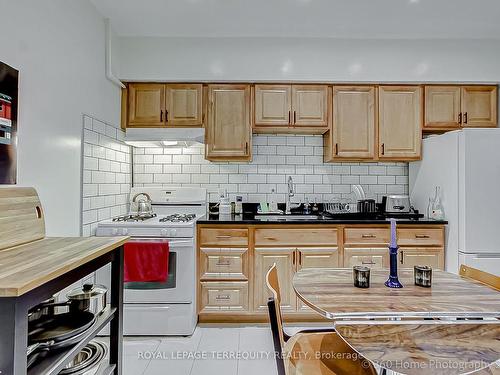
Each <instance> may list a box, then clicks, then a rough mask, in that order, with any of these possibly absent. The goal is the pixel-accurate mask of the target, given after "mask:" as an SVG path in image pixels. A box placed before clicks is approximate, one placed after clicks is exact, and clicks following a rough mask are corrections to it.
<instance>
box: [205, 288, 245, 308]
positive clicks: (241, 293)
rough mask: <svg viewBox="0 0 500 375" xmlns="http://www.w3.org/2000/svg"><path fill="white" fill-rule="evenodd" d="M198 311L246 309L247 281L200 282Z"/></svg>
mask: <svg viewBox="0 0 500 375" xmlns="http://www.w3.org/2000/svg"><path fill="white" fill-rule="evenodd" d="M200 301H201V306H200V312H201V313H204V312H223V311H226V312H227V311H230V312H244V311H248V281H238V282H235V281H232V282H212V281H209V282H202V283H201V298H200Z"/></svg>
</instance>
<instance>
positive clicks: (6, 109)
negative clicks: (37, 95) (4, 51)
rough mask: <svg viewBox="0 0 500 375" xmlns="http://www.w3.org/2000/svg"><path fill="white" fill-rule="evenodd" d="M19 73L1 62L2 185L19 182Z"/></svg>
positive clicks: (0, 139)
mask: <svg viewBox="0 0 500 375" xmlns="http://www.w3.org/2000/svg"><path fill="white" fill-rule="evenodd" d="M18 77H19V72H18V71H17V70H16V69H14V68H12V67H10V66H9V65H7V64H4V63H2V62H0V184H8V185H13V184H16V182H17V98H18Z"/></svg>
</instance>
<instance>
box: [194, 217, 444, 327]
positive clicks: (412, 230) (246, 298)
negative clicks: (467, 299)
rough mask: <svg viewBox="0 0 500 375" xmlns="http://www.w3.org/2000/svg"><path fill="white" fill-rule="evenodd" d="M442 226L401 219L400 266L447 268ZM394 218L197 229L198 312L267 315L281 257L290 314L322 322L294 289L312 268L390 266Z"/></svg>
mask: <svg viewBox="0 0 500 375" xmlns="http://www.w3.org/2000/svg"><path fill="white" fill-rule="evenodd" d="M444 229H445V227H444V225H435V224H434V225H424V224H422V225H419V224H411V225H400V226H398V243H399V245H400V246H401V247H400V250H399V257H398V261H399V267H400V268H413V266H414V265H428V266H431V267H432V268H434V269H444V246H445V244H444V238H445V237H444ZM387 242H389V225H385V224H374V225H341V224H339V225H335V224H330V225H327V224H326V225H306V224H302V225H287V224H276V225H274V224H272V225H270V224H267V225H264V224H262V225H219V224H211V225H209V224H206V226H203V225H201V226H200V227H199V228H198V245H197V246H198V311H199V319H200V321H202V322H265V321H267V319H268V308H267V301H268V298H269V297H270V293H269V290H268V288H267V285H266V274H267V272H268V270H269V268H270V267H271V266H272V265H273V264H274V263H276V265H277V267H278V278H279V282H280V287H281V298H282V301H281V304H282V309H283V313H284V318H285V320H287V321H320V320H322V318H321V316H320V315H319V314H317V313H316V312H314V311H313V310H312V309H311V308H309V307H308V306H306V305H305V304H304V303H303V302H302V301H301V300H300V299H299V298H298V297H297V295H296V293H295V291H294V289H293V284H292V282H293V277H294V275H295V273H296V272H298V271H300V270H301V269H307V268H337V267H344V268H352V267H353V266H356V265H364V266H367V267H370V268H372V269H388V268H389V251H388V249H387Z"/></svg>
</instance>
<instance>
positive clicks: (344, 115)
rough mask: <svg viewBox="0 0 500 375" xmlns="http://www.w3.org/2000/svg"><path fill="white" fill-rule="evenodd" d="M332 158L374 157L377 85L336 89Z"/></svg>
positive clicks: (334, 96)
mask: <svg viewBox="0 0 500 375" xmlns="http://www.w3.org/2000/svg"><path fill="white" fill-rule="evenodd" d="M332 132H333V133H332V134H333V149H332V150H333V157H334V158H338V159H342V158H347V159H373V158H374V157H375V150H374V149H375V87H369V86H359V87H342V86H336V87H334V88H333V123H332Z"/></svg>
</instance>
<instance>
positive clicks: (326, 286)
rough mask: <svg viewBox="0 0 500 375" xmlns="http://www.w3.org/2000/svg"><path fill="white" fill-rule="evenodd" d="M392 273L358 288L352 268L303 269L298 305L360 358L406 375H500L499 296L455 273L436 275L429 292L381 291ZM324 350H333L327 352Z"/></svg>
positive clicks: (410, 285)
mask: <svg viewBox="0 0 500 375" xmlns="http://www.w3.org/2000/svg"><path fill="white" fill-rule="evenodd" d="M388 275H389V271H388V270H371V277H370V288H366V289H363V288H356V287H354V283H353V274H352V269H345V268H329V269H319V268H316V269H315V268H310V269H304V270H300V271H298V272H297V273H296V274H295V276H294V279H293V287H294V289H295V292H296V293H297V296H298V297H299V299H301V300H302V301H303V302H304V303H305V304H306V305H308V306H309V307H310V308H312V309H313V310H315V311H316V312H317V313H318V314H320V315H322V316H323V317H325V318H327V319H330V320H331V321H332V323H333V326H334V329H335V330H336V331H337V333H338V334H339V335H340V336H341V337H342V338H343V339H344V340H345V341H346V342H347V344H349V345H350V346H351V347H352V348H353V349H354V350H355V351H356V352H357V353H359V354H360V355H362V356H363V357H364V358H366V359H368V360H370V361H372V362H374V363H376V364H378V365H379V366H381V367H382V368H385V369H389V370H393V371H395V372H397V373H401V374H409V375H413V374H436V375H455V374H468V373H474V374H478V375H479V374H481V375H483V374H495V375H496V374H500V367H499V366H500V364H498V365H497V364H495V362H496V361H499V360H500V292H499V291H497V290H495V289H493V288H490V287H488V286H486V285H483V284H481V283H479V282H476V281H474V280H472V279H465V278H462V277H460V276H458V275H455V274H452V273H448V272H444V271H438V270H434V271H433V275H432V276H433V277H432V286H431V287H430V288H424V287H420V286H416V285H414V278H413V270H400V271H399V280H400V281H401V283H402V284H403V288H401V289H392V288H388V287H386V286H385V285H384V282H385V281H386V280H387V278H388ZM324 349H325V350H327V349H328V348H324Z"/></svg>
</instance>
